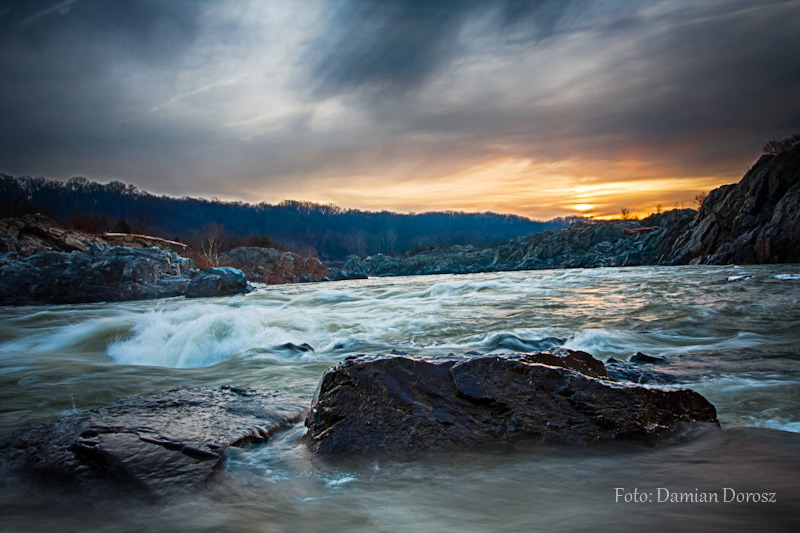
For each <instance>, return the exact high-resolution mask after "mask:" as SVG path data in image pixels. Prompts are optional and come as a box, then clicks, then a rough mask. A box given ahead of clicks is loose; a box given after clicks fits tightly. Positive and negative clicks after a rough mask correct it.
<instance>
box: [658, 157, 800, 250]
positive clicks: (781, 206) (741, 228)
mask: <svg viewBox="0 0 800 533" xmlns="http://www.w3.org/2000/svg"><path fill="white" fill-rule="evenodd" d="M673 256H674V262H676V263H687V262H694V263H712V264H728V263H736V264H749V263H795V262H799V261H800V146H798V147H796V148H794V149H793V150H790V151H788V152H784V153H782V154H779V155H763V156H761V158H760V159H759V160H758V162H756V164H755V165H753V167H752V168H751V169H750V170H749V171H748V172H747V173H746V174H745V175H744V177H743V178H742V180H741V181H740V182H739V183H735V184H731V185H724V186H722V187H720V188H718V189H715V190H713V191H711V193H710V194H709V195H708V197H707V198H706V200H705V201H704V202H703V205H702V207H701V208H700V212H699V213H698V216H697V217H696V218H695V219H694V220H693V221H692V223H691V224H689V225H688V226H687V227H686V228H685V229H684V231H683V232H682V233H681V234H680V235H678V236H677V237H676V241H675V246H674V252H673Z"/></svg>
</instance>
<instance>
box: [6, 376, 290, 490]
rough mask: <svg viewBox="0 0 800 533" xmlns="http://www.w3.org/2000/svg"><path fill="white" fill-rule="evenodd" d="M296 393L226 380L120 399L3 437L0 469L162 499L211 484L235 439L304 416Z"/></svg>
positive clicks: (260, 437) (52, 485)
mask: <svg viewBox="0 0 800 533" xmlns="http://www.w3.org/2000/svg"><path fill="white" fill-rule="evenodd" d="M304 415H305V411H304V410H303V407H302V406H301V405H300V402H299V401H297V400H296V399H292V398H286V397H282V396H280V395H278V394H277V393H269V392H260V391H255V390H251V389H244V388H237V387H229V386H224V387H221V388H217V389H214V388H197V389H174V390H171V391H168V392H165V393H162V394H157V395H154V396H147V397H141V398H129V399H124V400H118V401H116V402H113V403H111V404H109V405H107V406H105V407H100V408H97V409H92V410H90V411H87V412H84V413H78V414H74V415H69V416H63V417H61V418H59V419H58V420H56V421H55V422H53V423H51V424H47V425H42V426H34V427H30V428H26V429H22V430H19V431H16V432H14V433H12V434H10V435H8V436H7V437H5V438H4V439H3V440H2V441H0V474H2V476H3V477H4V478H5V479H9V478H12V477H14V478H18V479H20V480H24V481H26V482H34V483H37V484H39V485H40V486H41V487H44V488H49V489H52V490H59V491H61V492H67V493H70V492H71V493H74V494H76V495H82V496H92V497H107V496H110V495H115V494H123V493H124V494H125V495H126V496H127V495H139V496H141V497H143V498H145V499H151V500H155V501H160V500H162V499H163V498H166V497H169V496H173V495H175V494H176V493H179V492H182V491H191V490H193V489H197V488H198V487H200V486H202V485H203V484H205V483H206V482H207V481H208V480H209V478H210V477H211V476H212V475H213V474H214V472H216V471H217V470H219V468H220V466H221V465H222V462H223V453H224V451H225V448H227V447H228V446H241V445H243V444H247V443H259V442H265V441H267V440H268V439H269V438H270V437H271V436H272V435H273V434H274V433H275V432H276V431H278V430H279V429H281V428H282V427H285V426H287V425H290V424H293V423H295V422H297V421H300V420H302V417H303V416H304Z"/></svg>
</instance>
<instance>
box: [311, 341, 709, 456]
mask: <svg viewBox="0 0 800 533" xmlns="http://www.w3.org/2000/svg"><path fill="white" fill-rule="evenodd" d="M532 357H534V356H524V357H503V356H489V357H476V358H473V359H467V360H449V361H438V362H432V361H422V360H418V359H411V358H406V357H379V358H374V357H360V358H356V359H352V360H349V361H346V362H345V363H344V364H341V365H339V366H336V367H334V368H332V369H330V370H328V371H327V372H326V373H325V375H324V376H323V378H322V381H321V383H320V389H319V391H318V392H317V395H316V397H315V400H314V403H313V405H312V409H311V412H310V413H309V415H308V418H307V419H306V425H307V426H308V432H307V434H306V437H305V439H306V442H307V444H308V446H309V447H310V448H311V449H312V450H314V451H316V452H317V453H320V454H325V455H330V454H372V453H377V452H388V453H399V452H409V451H414V450H462V449H467V448H471V447H475V446H480V445H486V444H492V443H498V442H508V441H511V440H516V439H532V440H534V441H537V442H546V443H569V444H589V443H593V442H597V441H606V440H610V439H651V438H657V437H660V436H663V435H665V434H668V433H670V432H671V431H673V430H675V429H676V428H677V427H678V426H680V425H682V424H683V423H689V422H710V423H713V424H716V423H717V422H716V411H715V409H714V406H713V405H711V404H710V403H709V402H708V401H707V400H706V399H705V398H703V397H702V396H701V395H700V394H698V393H696V392H694V391H690V390H666V389H657V388H650V387H645V386H635V385H630V384H621V383H614V382H610V381H607V380H604V379H598V378H593V377H588V376H586V375H584V374H581V373H579V372H577V371H575V370H571V369H570V367H574V365H578V367H579V368H583V367H585V366H586V362H585V361H577V362H575V363H573V361H571V359H572V358H571V357H570V356H566V357H563V359H564V361H563V362H562V365H560V366H550V365H546V364H540V363H537V362H533V361H535V358H532ZM526 359H527V360H526ZM600 366H602V363H601V364H600ZM598 371H599V370H598ZM602 373H603V375H604V373H605V371H604V370H603V372H602Z"/></svg>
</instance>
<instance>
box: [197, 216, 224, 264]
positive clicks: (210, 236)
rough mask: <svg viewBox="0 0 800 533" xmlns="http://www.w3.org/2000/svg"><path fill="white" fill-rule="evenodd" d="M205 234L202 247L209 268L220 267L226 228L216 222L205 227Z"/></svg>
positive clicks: (201, 243)
mask: <svg viewBox="0 0 800 533" xmlns="http://www.w3.org/2000/svg"><path fill="white" fill-rule="evenodd" d="M203 229H204V230H205V234H204V235H203V238H202V240H201V241H200V246H201V248H202V251H203V257H204V258H205V260H206V261H207V262H208V264H209V266H212V267H218V266H219V253H220V249H221V248H222V245H223V244H224V240H223V236H224V234H225V228H224V227H223V226H221V225H220V224H217V223H216V222H209V223H208V224H206V225H205V226H203Z"/></svg>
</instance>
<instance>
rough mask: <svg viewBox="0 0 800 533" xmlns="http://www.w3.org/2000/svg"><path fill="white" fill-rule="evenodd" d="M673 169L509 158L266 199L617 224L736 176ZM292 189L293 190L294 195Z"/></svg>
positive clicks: (686, 201) (336, 181) (689, 200)
mask: <svg viewBox="0 0 800 533" xmlns="http://www.w3.org/2000/svg"><path fill="white" fill-rule="evenodd" d="M672 171H673V169H670V168H668V167H665V166H663V165H659V164H653V163H649V162H644V161H641V160H632V159H621V160H618V161H592V160H585V159H578V158H576V159H571V160H564V161H536V160H533V159H523V158H512V157H505V158H499V159H493V160H490V161H484V162H481V163H478V164H474V165H471V166H469V167H467V168H463V169H461V170H457V171H455V172H452V173H449V174H444V175H439V176H425V177H410V178H409V177H405V178H404V177H395V178H387V177H386V176H379V175H375V176H369V175H364V176H348V177H326V178H325V179H324V180H322V179H320V180H318V181H317V182H311V183H310V185H306V184H305V183H303V184H302V188H301V189H298V188H297V187H296V185H297V184H295V186H294V187H292V184H291V181H289V182H287V184H286V186H287V189H286V190H285V191H284V190H275V188H274V186H273V188H272V189H271V190H270V191H269V192H270V197H272V198H275V196H276V194H278V195H280V194H285V195H288V196H283V197H284V198H286V197H291V198H298V199H304V200H311V201H315V202H321V203H335V204H337V205H340V206H345V207H354V208H359V209H369V210H382V209H389V210H394V211H401V212H423V211H432V210H448V209H452V210H461V211H473V212H474V211H489V210H491V211H496V212H503V213H515V214H520V215H524V216H528V217H531V218H536V219H549V218H553V217H558V216H571V215H582V216H587V217H594V218H615V217H619V215H620V211H621V209H622V207H626V208H627V209H628V210H629V211H630V213H631V214H632V215H636V216H647V215H648V214H650V213H653V212H655V211H656V209H657V206H659V205H660V206H661V207H662V209H664V210H668V209H672V208H674V207H682V206H683V207H693V206H694V203H693V198H694V195H695V194H697V193H698V192H701V191H710V190H712V189H714V188H716V187H719V186H720V185H723V184H725V183H731V182H734V181H737V180H738V179H739V176H736V177H734V176H686V175H674V174H673V173H672ZM289 187H291V189H289Z"/></svg>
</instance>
